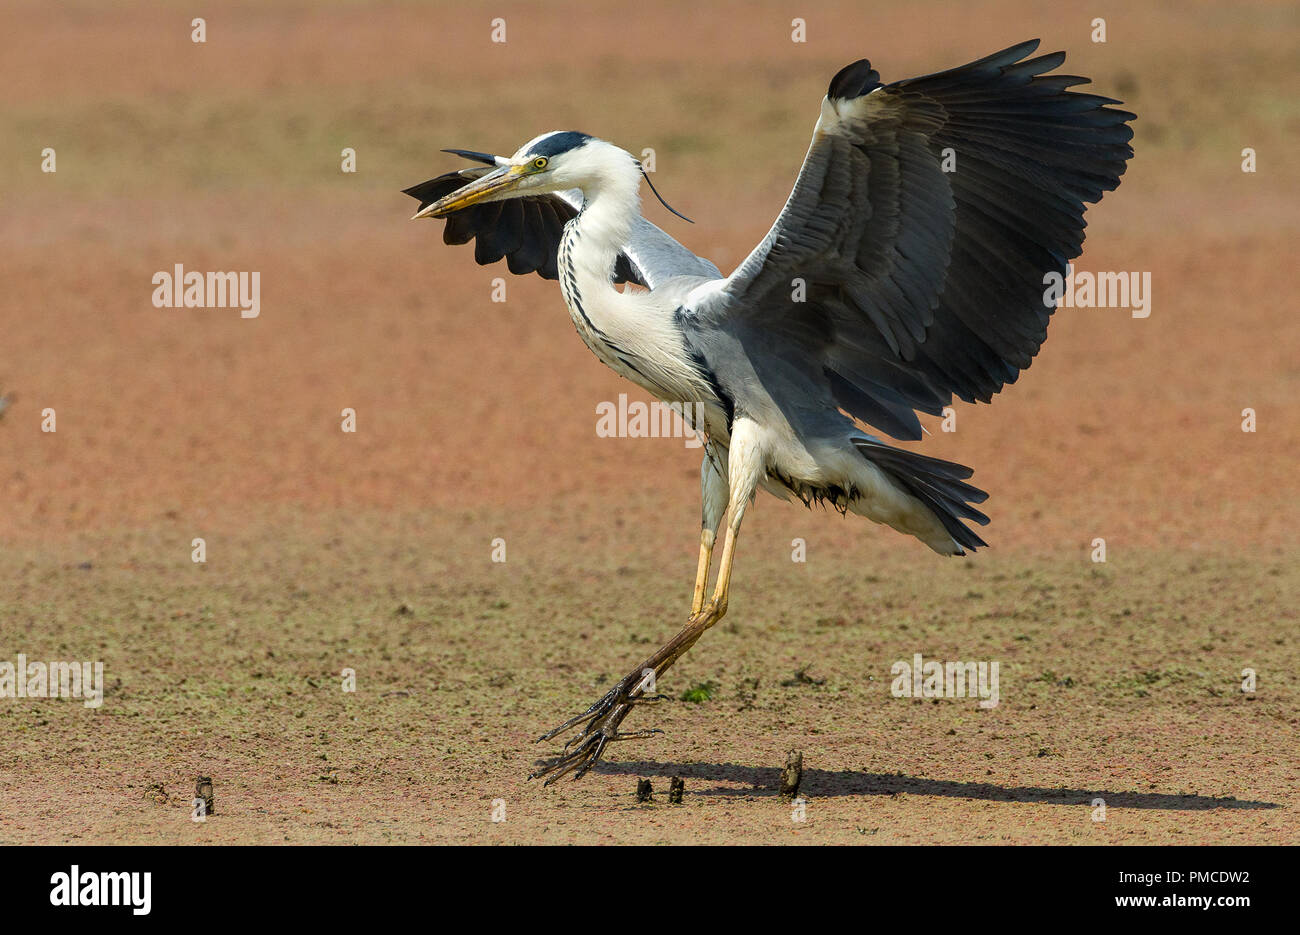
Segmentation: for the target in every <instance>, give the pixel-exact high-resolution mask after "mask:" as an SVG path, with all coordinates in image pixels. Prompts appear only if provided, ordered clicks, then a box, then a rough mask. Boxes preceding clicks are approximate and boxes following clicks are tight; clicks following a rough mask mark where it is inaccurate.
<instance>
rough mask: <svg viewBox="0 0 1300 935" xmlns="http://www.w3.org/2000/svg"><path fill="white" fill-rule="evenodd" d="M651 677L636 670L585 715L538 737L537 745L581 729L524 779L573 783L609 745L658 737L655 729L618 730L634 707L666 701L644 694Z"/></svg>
mask: <svg viewBox="0 0 1300 935" xmlns="http://www.w3.org/2000/svg"><path fill="white" fill-rule="evenodd" d="M651 675H653V670H650V672H649V673H645V672H642V671H640V670H638V671H636V672H630V673H628V674H627V675H626V676H624V677H623V678H622V679H620V680H619V682H618V684H617V685H615V686H614V687H613V688H611V689H610V690H609V691H608V692H606V693H605V695H604V697H602V698H601V699H600V700H599V701H597V702H596V703H595V704H594V705H592V706H591V707H590V708H588V709H587V710H586V711H584V712H582V713H581V714H579V715H576V716H574V717H572V718H569V720H567V721H565V722H564V723H563V724H561V725H560V726H559V727H557V728H555V729H554V730H550V731H547V732H546V733H545V734H542V736H540V737H538V738H537V742H538V743H541V742H542V741H543V740H551V739H553V738H555V737H556V736H558V735H560V734H562V733H564V732H565V731H567V730H571V729H573V728H575V727H579V726H582V729H581V730H579V731H578V733H576V734H575V735H574V736H573V737H571V738H569V741H568V742H567V743H565V745H564V749H563V750H562V751H561V752H560V755H559V756H558V757H557V758H556V759H554V760H551V761H550V762H548V763H546V764H544V765H543V766H541V767H539V768H538V769H537V770H536V771H535V772H533V773H532V774H531V775H529V777H528V778H529V779H540V778H542V777H546V781H545V782H544V783H542V785H544V786H549V785H550V784H551V783H553V782H555V781H556V780H557V779H559V778H561V777H562V776H565V775H567V774H568V773H573V778H574V780H575V781H576V780H578V779H581V778H582V777H583V776H585V775H586V774H587V772H588V771H589V770H590V769H591V768H592V767H593V766H595V765H596V764H597V763H598V762H599V761H600V758H601V756H602V755H603V754H604V752H605V748H606V747H607V746H609V744H611V743H614V742H615V741H618V740H633V739H637V738H643V737H653V736H654V735H655V734H662V733H663V731H661V730H658V729H657V728H652V729H649V730H638V731H630V732H622V731H620V730H619V729H618V727H619V725H620V724H621V723H623V718H625V717H627V716H628V715H629V714H631V713H632V709H633V708H634V707H635V706H637V705H642V704H656V703H658V702H660V701H663V700H664V699H665V698H667V696H666V695H647V694H645V689H646V686H647V685H649V684H650V676H651Z"/></svg>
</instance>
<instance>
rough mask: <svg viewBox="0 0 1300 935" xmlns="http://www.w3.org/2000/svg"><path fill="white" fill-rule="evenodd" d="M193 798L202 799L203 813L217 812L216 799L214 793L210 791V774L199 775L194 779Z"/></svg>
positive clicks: (211, 813) (212, 813) (213, 813)
mask: <svg viewBox="0 0 1300 935" xmlns="http://www.w3.org/2000/svg"><path fill="white" fill-rule="evenodd" d="M194 798H196V799H202V800H203V814H204V815H215V814H216V813H217V808H216V801H217V799H216V793H215V792H213V791H212V777H211V776H200V777H199V778H198V779H196V780H194Z"/></svg>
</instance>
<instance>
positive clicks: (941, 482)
mask: <svg viewBox="0 0 1300 935" xmlns="http://www.w3.org/2000/svg"><path fill="white" fill-rule="evenodd" d="M853 444H854V446H856V447H857V449H858V451H860V452H861V453H862V455H863V456H864V457H866V458H867V459H868V460H869V461H871V463H872V464H874V465H875V466H876V467H878V468H880V469H881V470H882V471H884V472H885V473H886V474H888V475H889V476H890V477H891V478H893V479H894V480H896V481H897V482H898V483H899V484H900V485H901V486H902V488H903V489H904V490H906V491H907V492H908V493H910V494H911V495H912V496H914V497H916V499H918V500H920V501H921V502H922V503H923V504H925V506H926V508H927V509H929V510H930V511H931V512H932V513H934V515H935V516H936V517H937V518H938V520H939V522H940V523H942V524H943V528H944V529H945V530H947V532H948V535H950V536H952V538H953V541H954V542H956V543H957V544H958V545H959V546H961V547H962V548H965V549H971V550H972V551H973V550H975V549H978V548H981V547H987V546H988V543H987V542H985V541H984V540H983V539H981V538H980V537H979V536H978V535H976V534H975V531H974V530H973V529H971V528H970V527H969V526H967V525H966V524H965V523H964V522H962V520H964V519H968V520H973V521H974V522H976V523H979V524H980V525H981V526H987V525H988V522H989V518H988V517H987V516H985V515H984V514H983V513H981V512H980V511H979V510H977V509H975V508H974V507H973V506H970V504H972V503H983V502H984V501H985V500H987V499H988V497H989V495H988V494H987V493H985V492H984V491H983V490H980V489H979V488H978V487H974V486H972V485H970V484H967V483H965V480H966V478H968V477H970V476H971V474H973V473H974V471H972V470H971V469H970V468H968V467H966V466H965V465H963V464H956V463H954V462H952V461H942V460H940V459H939V458H930V457H927V456H925V455H919V454H916V453H915V452H912V451H905V450H904V449H902V448H894V447H891V446H890V445H885V444H882V443H880V442H877V441H873V440H871V439H867V438H855V439H853Z"/></svg>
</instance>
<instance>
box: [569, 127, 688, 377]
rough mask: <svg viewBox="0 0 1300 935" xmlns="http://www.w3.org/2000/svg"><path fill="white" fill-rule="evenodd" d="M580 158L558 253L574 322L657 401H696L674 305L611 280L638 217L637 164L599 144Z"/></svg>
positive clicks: (614, 367)
mask: <svg viewBox="0 0 1300 935" xmlns="http://www.w3.org/2000/svg"><path fill="white" fill-rule="evenodd" d="M588 150H590V151H591V152H590V153H588V152H587V151H588ZM583 155H584V157H586V158H585V159H584V160H583V163H582V165H581V174H580V175H579V174H578V173H577V172H575V174H574V176H572V177H571V178H572V180H573V185H574V187H577V188H581V189H582V193H583V197H584V199H585V204H584V207H583V209H582V211H581V212H580V213H579V214H578V216H577V217H575V218H574V219H573V220H571V221H569V223H568V224H567V225H565V229H564V237H563V238H562V240H561V244H560V258H559V259H560V287H561V289H562V291H563V292H564V301H565V304H566V305H568V307H569V315H570V317H571V318H572V319H573V324H574V327H575V328H577V330H578V334H579V335H581V336H582V339H583V341H585V342H586V344H587V346H588V347H589V348H591V350H592V351H593V352H594V353H595V355H596V356H597V357H599V358H600V359H601V361H603V362H604V363H605V364H606V365H607V366H608V367H610V369H612V370H613V371H614V372H615V373H618V374H619V375H621V376H623V377H626V378H627V379H629V380H631V381H633V382H634V383H636V384H638V385H640V386H642V387H644V388H645V389H646V390H648V391H649V392H651V393H653V394H655V395H656V396H658V397H659V398H660V399H667V400H677V401H693V400H698V399H701V398H702V397H701V396H700V394H699V392H698V389H697V387H696V386H695V382H696V377H695V375H694V371H693V370H692V368H691V367H690V365H689V363H688V362H687V361H686V352H685V349H684V347H683V346H682V336H681V333H680V331H679V329H678V328H677V327H676V326H675V325H674V323H673V314H672V313H673V311H674V308H675V306H668V305H665V304H664V303H663V302H660V301H658V299H657V297H656V296H655V294H654V293H653V292H649V293H646V292H621V291H619V289H618V288H617V287H616V286H615V285H614V281H613V280H614V265H615V263H616V262H617V261H618V256H619V254H620V253H622V252H623V251H624V250H625V249H626V248H627V246H628V241H629V237H630V235H631V232H632V228H633V225H634V224H635V223H636V221H637V219H638V218H640V216H641V194H640V189H641V169H640V167H639V166H638V165H637V163H636V161H635V160H634V159H633V158H632V157H631V156H630V155H628V154H627V153H625V152H624V151H623V150H621V149H618V148H617V147H615V146H611V145H610V144H608V143H604V142H599V141H596V142H592V143H589V144H588V145H587V146H585V147H584V148H583Z"/></svg>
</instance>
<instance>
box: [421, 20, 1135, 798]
mask: <svg viewBox="0 0 1300 935" xmlns="http://www.w3.org/2000/svg"><path fill="white" fill-rule="evenodd" d="M1037 47H1038V41H1037V40H1031V41H1028V42H1023V43H1020V44H1018V45H1015V46H1012V47H1010V48H1008V49H1005V50H1003V51H1001V52H997V53H995V54H993V55H990V56H988V57H986V58H982V59H980V60H978V61H975V62H971V63H970V64H967V65H963V66H961V67H958V68H954V69H951V70H948V71H942V72H938V73H935V74H931V75H926V76H924V77H920V78H911V79H907V80H904V81H897V82H893V83H891V84H883V83H881V81H880V76H879V74H878V73H877V72H876V71H875V70H874V69H873V68H872V67H871V65H870V63H869V62H868V61H866V60H865V59H863V60H860V61H857V62H854V63H852V64H850V65H848V66H846V67H845V68H843V69H842V70H841V71H840V72H839V73H837V74H836V75H835V77H834V78H833V79H832V81H831V83H830V88H829V90H828V91H827V93H826V96H825V98H824V99H823V100H822V103H821V114H820V116H819V118H818V120H817V124H816V127H815V129H814V131H813V139H812V144H811V146H810V148H809V149H808V153H807V155H806V157H805V159H804V163H803V167H802V169H801V170H800V172H799V175H798V178H797V180H796V182H795V185H794V190H793V192H792V193H791V194H790V197H789V199H788V201H787V202H786V204H785V207H784V209H783V210H782V211H781V214H780V216H779V217H778V218H777V219H776V222H775V223H774V224H773V225H772V228H771V230H770V231H769V232H768V234H767V236H766V237H764V238H763V240H762V242H761V243H760V244H759V245H758V246H757V247H756V248H755V249H754V250H753V252H752V253H750V254H749V256H748V257H746V259H745V260H744V262H742V263H741V264H740V265H739V266H738V267H737V268H736V269H735V271H734V272H732V273H731V275H729V276H723V275H722V273H721V272H720V271H719V270H718V268H717V267H716V266H715V265H714V264H713V263H711V262H709V261H708V260H706V259H703V258H702V257H698V256H696V255H695V254H694V253H692V252H691V251H690V250H688V249H687V248H685V247H684V246H682V245H681V244H679V243H678V242H677V241H676V240H674V239H673V238H672V237H670V236H669V235H668V234H666V233H665V232H664V231H662V230H660V229H659V228H658V227H656V226H655V225H653V224H651V223H650V222H649V221H647V220H646V219H645V218H643V217H642V216H641V212H640V185H641V181H642V180H643V179H645V180H646V181H647V182H648V181H649V177H648V176H646V175H645V173H644V172H643V170H642V166H641V165H640V163H639V162H638V160H637V159H636V158H635V157H634V156H632V155H631V154H630V153H628V152H625V151H624V150H622V149H620V148H618V147H617V146H614V145H613V144H611V143H608V142H605V141H604V140H600V139H597V138H595V137H593V136H589V135H587V134H585V133H579V132H576V131H555V132H549V133H543V134H542V135H540V136H538V137H535V138H534V139H532V140H529V141H528V142H527V143H525V144H524V145H523V146H521V147H520V148H519V149H518V150H517V151H516V152H515V153H514V155H512V156H494V155H490V154H486V153H479V152H474V151H468V150H445V151H446V152H450V153H455V154H457V155H460V156H463V157H466V158H468V159H470V160H474V161H477V162H480V163H483V164H484V165H482V166H474V167H471V168H467V169H461V170H458V171H454V172H449V173H447V174H445V175H440V176H438V177H437V178H434V179H431V180H429V181H427V182H424V183H422V184H420V185H416V186H414V187H412V188H409V189H406V194H409V195H411V196H413V197H414V198H416V199H418V201H419V203H420V207H419V210H418V211H417V212H416V214H415V217H416V218H445V219H446V228H445V230H444V232H443V238H444V240H445V241H446V242H447V243H452V244H463V243H468V242H469V241H470V240H474V241H475V248H474V257H475V260H476V261H477V262H478V263H480V264H488V263H494V262H497V261H499V260H501V259H503V258H504V259H505V260H506V263H507V266H508V267H509V269H510V271H511V272H513V273H519V274H524V273H531V272H537V273H539V274H541V275H542V276H543V277H545V278H547V279H557V280H559V283H560V289H561V292H562V293H563V296H564V301H565V304H566V305H567V306H568V309H569V314H570V317H571V319H572V321H573V324H574V327H575V328H576V329H577V331H578V334H579V335H580V336H581V337H582V339H583V341H584V342H586V344H587V346H588V347H589V348H590V349H591V350H592V352H593V353H594V354H595V355H596V357H598V358H599V359H600V360H601V361H602V362H603V363H605V364H606V365H607V366H609V367H610V368H611V369H613V370H614V371H615V372H616V373H618V374H619V375H621V376H623V377H625V378H627V379H629V380H631V381H632V382H633V383H635V384H637V385H639V386H641V387H642V388H644V389H645V390H646V391H648V392H649V393H651V394H653V395H654V396H656V397H658V398H659V399H660V400H663V401H665V402H669V403H691V404H693V405H692V406H691V407H689V408H688V409H687V411H690V412H693V413H696V414H697V418H696V420H695V422H696V424H695V426H694V427H695V428H696V429H698V430H699V431H700V432H701V433H702V434H703V436H704V437H705V438H706V439H707V443H706V444H705V446H704V452H705V454H704V460H703V463H702V465H701V470H700V486H701V492H702V500H703V508H702V511H701V512H702V521H701V531H700V544H699V545H700V551H699V565H698V570H697V573H696V578H695V587H694V591H693V597H692V602H691V612H690V615H689V616H688V618H687V622H686V624H685V625H684V626H683V627H682V628H681V629H680V631H678V632H677V634H676V635H675V636H673V637H672V638H671V639H670V640H669V641H668V642H667V643H666V644H664V646H662V647H661V648H660V649H658V650H657V651H656V652H654V653H652V654H651V655H650V656H649V657H647V658H646V659H645V660H644V661H643V662H642V663H641V664H640V665H639V666H637V667H636V668H634V669H633V670H632V671H631V672H629V673H628V674H627V675H626V676H625V677H624V678H622V679H620V680H619V681H618V683H617V684H616V685H615V686H614V687H613V688H612V689H610V690H609V692H607V693H606V694H605V695H604V696H603V697H602V698H600V699H599V700H598V701H597V702H596V703H595V704H593V705H591V707H589V708H588V709H587V710H585V711H584V712H583V713H581V714H579V715H577V716H575V717H573V718H570V719H569V720H567V721H565V722H564V723H563V724H561V725H560V726H559V727H557V728H555V729H554V730H551V731H548V732H547V733H546V734H544V735H543V736H542V737H541V738H539V740H550V739H553V738H555V737H557V736H559V735H560V734H563V733H565V732H568V731H575V732H576V733H575V734H574V735H573V736H572V738H571V739H570V740H569V741H568V743H566V744H565V746H564V749H563V750H562V751H561V752H560V754H558V756H557V757H556V758H555V759H553V760H551V761H549V762H547V763H546V764H545V765H544V766H543V767H542V768H540V769H539V770H538V772H536V773H534V776H544V777H546V783H547V784H549V783H551V782H554V781H555V780H556V779H558V778H560V777H561V776H563V775H566V774H568V773H569V772H572V773H573V774H574V779H578V778H580V777H581V776H583V775H584V774H585V773H587V772H588V771H589V770H590V769H591V768H592V766H593V765H595V764H596V762H597V761H599V759H600V758H601V756H602V754H603V753H604V752H605V750H606V748H607V746H608V745H609V744H610V743H612V742H614V741H617V740H625V739H629V738H633V737H646V736H649V735H651V734H653V733H657V731H654V730H637V731H623V730H621V729H620V728H621V724H622V722H623V720H624V719H625V718H626V717H627V715H628V714H629V713H630V712H631V711H632V710H633V709H634V708H635V707H637V706H638V705H640V704H644V703H647V702H650V701H653V700H657V698H658V697H661V696H655V695H653V694H652V693H650V685H651V684H652V678H651V677H652V676H653V677H654V678H658V677H660V676H662V675H663V673H664V672H665V670H667V669H668V668H669V667H670V666H671V665H673V663H674V662H675V661H676V660H677V659H679V658H680V657H681V656H682V654H683V653H685V652H686V651H687V650H689V649H690V648H691V646H692V645H694V643H695V642H696V641H697V640H698V639H699V638H700V636H701V635H702V634H703V633H704V632H705V631H706V630H708V629H709V628H710V627H712V626H713V625H714V624H716V623H717V622H718V620H720V619H721V618H722V616H723V615H724V614H725V613H726V612H727V603H728V598H729V595H730V587H731V576H732V565H733V560H734V558H735V550H736V541H737V536H738V535H739V532H740V526H741V521H742V519H743V518H744V515H745V510H746V508H747V506H748V505H749V504H750V502H751V500H752V498H753V496H754V494H755V493H756V491H757V490H758V488H760V487H761V488H763V489H764V490H767V491H769V492H770V493H773V494H775V495H777V496H778V497H781V498H783V499H789V497H791V496H794V497H796V498H798V499H799V500H802V501H803V502H804V503H805V504H806V505H810V504H812V503H813V502H820V503H826V504H830V505H831V506H833V507H834V508H835V509H837V510H839V511H841V512H849V513H854V514H858V515H861V516H865V517H866V518H868V519H870V520H873V521H875V522H877V523H882V524H884V525H887V526H891V527H893V528H894V529H896V530H898V531H899V532H902V533H904V534H906V535H910V536H914V537H916V538H917V539H919V540H921V542H923V543H925V544H926V545H927V546H929V547H930V548H931V549H933V550H934V551H935V552H937V553H939V554H941V555H963V554H965V553H966V551H967V550H974V549H976V548H979V547H981V546H984V545H985V544H986V543H985V542H984V540H983V539H981V538H980V537H979V535H978V534H977V533H976V532H975V531H974V529H972V528H971V527H970V526H969V525H967V523H968V522H974V523H976V524H980V525H983V524H987V523H988V517H987V516H985V514H984V513H982V512H980V510H979V509H977V508H976V506H975V504H979V503H982V502H983V501H984V500H985V499H986V497H987V494H986V493H985V492H984V491H982V490H980V489H979V488H977V487H974V486H972V485H971V484H969V483H967V482H966V481H967V479H968V478H969V477H970V476H971V474H972V471H971V469H970V468H968V467H965V466H962V465H959V464H954V463H952V462H950V461H943V460H938V459H936V458H932V457H927V456H925V455H921V454H917V453H915V452H912V451H908V450H903V449H900V448H896V447H893V446H891V445H888V444H886V443H885V441H884V440H883V439H882V438H881V437H880V436H878V435H874V434H871V433H870V432H868V431H867V430H866V428H865V426H870V427H872V428H874V429H875V430H877V431H878V432H880V433H882V434H883V435H888V436H890V437H892V438H896V439H902V440H918V439H920V438H921V437H922V428H921V423H920V421H919V419H918V418H917V413H918V412H922V413H927V414H933V415H938V414H940V413H941V412H942V410H943V408H944V407H945V406H947V405H949V404H950V403H951V402H952V401H953V399H954V398H957V399H961V400H964V401H967V402H975V401H980V402H986V403H987V402H989V401H991V399H992V397H993V395H994V394H995V393H997V392H998V391H999V390H1001V389H1002V388H1003V387H1004V386H1005V385H1007V384H1009V383H1013V382H1015V380H1016V379H1017V376H1018V375H1019V373H1020V371H1022V370H1024V369H1025V368H1027V367H1028V366H1029V365H1030V361H1031V360H1032V359H1033V357H1034V355H1035V354H1036V353H1037V352H1038V349H1039V347H1040V346H1041V345H1042V343H1043V341H1044V340H1045V339H1046V336H1047V325H1048V322H1049V320H1050V318H1051V316H1052V312H1053V311H1054V305H1053V303H1052V302H1051V301H1050V299H1049V298H1048V297H1047V296H1046V295H1045V292H1044V284H1045V281H1044V276H1045V275H1046V274H1049V273H1057V274H1061V273H1064V272H1065V269H1066V264H1067V263H1068V262H1069V261H1070V260H1071V259H1073V258H1074V257H1076V256H1078V255H1079V253H1080V252H1081V250H1082V244H1083V230H1084V226H1085V223H1084V219H1083V214H1084V210H1085V205H1086V204H1088V203H1096V202H1097V201H1099V200H1100V199H1101V197H1102V194H1103V192H1107V191H1111V190H1113V189H1115V187H1116V186H1117V185H1118V184H1119V179H1120V176H1121V175H1122V174H1123V172H1124V169H1125V167H1126V164H1127V161H1128V159H1129V157H1130V156H1132V153H1133V151H1132V149H1131V147H1130V146H1129V141H1130V140H1131V139H1132V136H1133V133H1132V130H1131V129H1130V127H1129V126H1128V121H1130V120H1133V119H1134V115H1133V114H1131V113H1129V112H1127V111H1124V110H1120V109H1117V108H1115V107H1113V106H1111V105H1115V104H1119V103H1121V102H1120V101H1117V100H1113V99H1111V98H1107V97H1101V96H1098V95H1095V94H1088V93H1081V92H1078V91H1072V90H1070V88H1072V87H1074V86H1076V85H1079V84H1085V83H1087V81H1088V79H1086V78H1080V77H1075V76H1071V75H1062V74H1051V72H1053V70H1054V69H1056V68H1057V67H1058V66H1060V65H1061V63H1062V62H1063V61H1064V59H1065V55H1064V53H1062V52H1056V53H1052V54H1050V55H1042V56H1039V57H1036V58H1030V57H1029V56H1030V55H1031V54H1032V53H1033V52H1034V51H1035V50H1036V49H1037ZM651 188H652V189H653V185H652V186H651ZM655 194H656V195H657V194H658V193H657V192H656V193H655ZM670 210H671V209H670ZM674 213H675V212H674ZM626 282H631V283H636V284H638V285H639V286H642V287H644V288H643V289H635V290H633V289H627V288H624V289H622V290H620V289H619V288H618V284H619V283H626ZM724 514H725V516H726V519H727V526H726V532H725V538H724V540H723V543H722V554H721V558H720V560H719V567H718V574H717V579H716V584H715V585H714V588H713V591H712V594H711V595H708V581H709V573H710V571H711V568H712V560H713V551H714V545H715V542H716V541H717V536H718V532H719V530H720V528H721V523H722V520H723V518H724ZM706 595H708V596H707V599H706ZM530 778H532V777H530Z"/></svg>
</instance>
